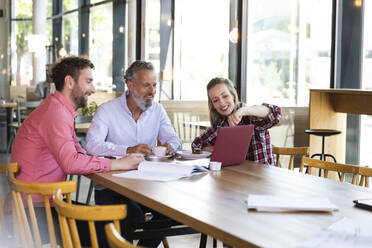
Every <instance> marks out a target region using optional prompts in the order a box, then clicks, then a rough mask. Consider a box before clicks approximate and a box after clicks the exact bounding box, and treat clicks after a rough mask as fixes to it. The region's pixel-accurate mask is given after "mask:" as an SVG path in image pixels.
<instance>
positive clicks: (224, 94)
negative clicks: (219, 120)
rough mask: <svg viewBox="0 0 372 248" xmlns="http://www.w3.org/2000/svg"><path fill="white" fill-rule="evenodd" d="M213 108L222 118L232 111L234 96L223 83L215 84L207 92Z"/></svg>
mask: <svg viewBox="0 0 372 248" xmlns="http://www.w3.org/2000/svg"><path fill="white" fill-rule="evenodd" d="M208 96H209V98H210V99H211V101H212V103H213V107H214V108H215V109H216V110H217V112H218V113H220V114H221V115H223V116H228V115H230V114H231V113H232V112H233V110H234V96H233V95H232V94H231V93H230V91H229V89H228V88H227V86H226V85H225V84H224V83H220V84H217V85H216V86H214V87H213V88H212V89H210V90H209V91H208Z"/></svg>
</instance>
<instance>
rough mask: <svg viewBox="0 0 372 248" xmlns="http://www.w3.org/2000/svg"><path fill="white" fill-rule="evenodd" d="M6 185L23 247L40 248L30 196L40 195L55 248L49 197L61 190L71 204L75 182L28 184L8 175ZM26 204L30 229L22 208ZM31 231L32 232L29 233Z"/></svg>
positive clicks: (39, 238)
mask: <svg viewBox="0 0 372 248" xmlns="http://www.w3.org/2000/svg"><path fill="white" fill-rule="evenodd" d="M8 183H9V186H10V188H11V194H12V202H13V208H14V212H13V213H14V215H15V223H14V224H15V225H16V229H17V231H18V233H20V237H21V241H22V243H23V247H34V246H36V247H41V246H42V244H41V237H40V230H39V227H38V224H37V222H38V220H37V219H36V214H35V208H34V203H33V201H32V198H31V195H35V194H36V195H42V196H43V197H44V207H45V213H46V219H47V225H48V234H49V239H50V244H51V246H52V247H57V242H56V234H55V230H54V225H53V217H52V211H51V207H50V199H49V196H51V195H53V193H54V191H56V190H57V189H61V193H62V194H65V195H66V197H67V200H68V201H69V202H71V193H72V192H75V191H76V181H67V182H53V183H30V182H24V181H21V180H18V179H16V178H15V177H14V174H9V175H8ZM25 202H27V207H28V213H29V219H30V221H31V227H30V224H29V220H28V217H27V214H26V209H25V207H24V204H25ZM31 229H32V232H31Z"/></svg>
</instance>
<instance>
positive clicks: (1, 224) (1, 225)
mask: <svg viewBox="0 0 372 248" xmlns="http://www.w3.org/2000/svg"><path fill="white" fill-rule="evenodd" d="M17 171H18V164H17V163H9V164H0V174H6V173H12V174H14V173H16V172H17ZM0 239H1V240H3V241H5V240H7V239H8V230H7V227H6V224H5V216H4V208H3V201H2V199H1V195H0ZM16 240H18V238H16Z"/></svg>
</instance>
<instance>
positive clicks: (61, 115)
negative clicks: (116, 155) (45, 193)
mask: <svg viewBox="0 0 372 248" xmlns="http://www.w3.org/2000/svg"><path fill="white" fill-rule="evenodd" d="M76 115H77V114H76V111H75V110H74V109H73V107H72V106H71V104H70V103H69V102H68V101H67V99H66V98H65V97H64V96H63V95H62V94H61V93H60V92H58V91H56V93H54V94H52V95H50V96H48V98H46V99H45V100H44V101H43V102H42V103H41V104H40V106H39V107H38V108H36V109H35V110H34V111H33V112H32V113H31V114H30V116H29V117H28V118H27V119H26V120H25V121H24V122H23V124H22V125H21V127H20V128H19V130H18V132H17V135H16V138H15V140H14V144H13V149H12V156H11V161H12V162H17V163H18V165H19V167H20V172H19V173H18V174H17V176H16V177H17V179H19V180H23V181H27V182H35V183H40V182H43V183H44V182H56V181H64V180H66V174H89V173H94V172H103V171H109V170H110V168H111V164H110V160H109V159H105V158H98V157H97V156H89V155H87V154H86V151H85V150H84V149H83V148H82V147H81V146H80V144H79V142H78V139H77V138H76V134H75V130H74V119H75V117H76ZM33 200H34V201H36V202H38V201H43V199H42V197H33Z"/></svg>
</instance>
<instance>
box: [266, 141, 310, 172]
mask: <svg viewBox="0 0 372 248" xmlns="http://www.w3.org/2000/svg"><path fill="white" fill-rule="evenodd" d="M309 151H310V148H309V147H276V146H274V147H273V152H274V154H275V155H276V165H277V166H278V167H281V168H282V166H280V163H279V159H280V155H290V158H289V164H288V170H293V160H294V157H295V155H301V158H302V157H303V156H309Z"/></svg>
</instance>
